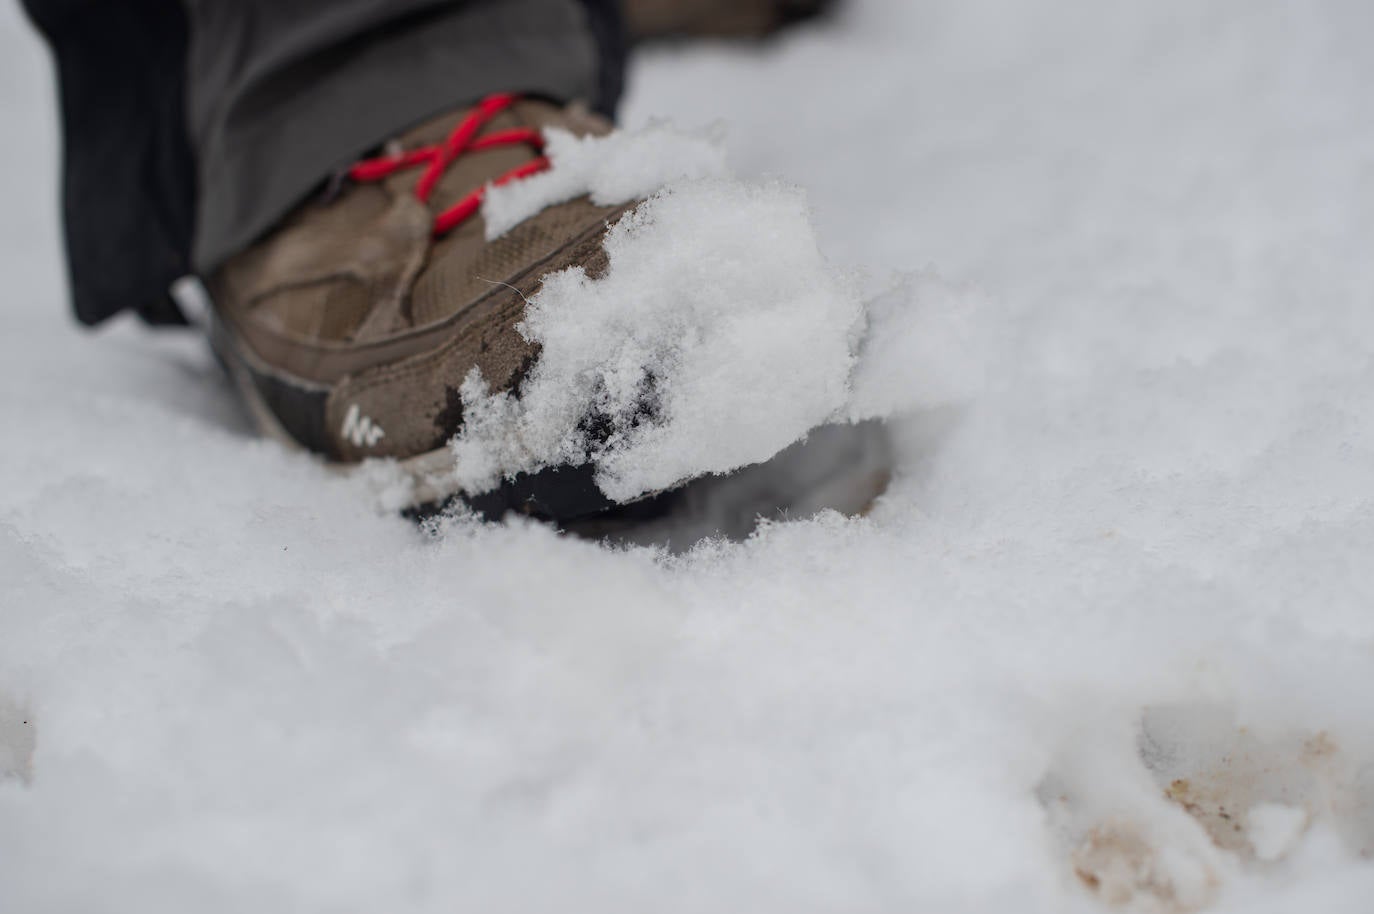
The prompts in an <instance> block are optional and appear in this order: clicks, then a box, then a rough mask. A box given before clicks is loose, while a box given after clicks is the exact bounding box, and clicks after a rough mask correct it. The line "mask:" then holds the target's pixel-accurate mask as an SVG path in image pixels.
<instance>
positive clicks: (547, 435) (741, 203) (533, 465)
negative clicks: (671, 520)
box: [453, 179, 864, 501]
mask: <svg viewBox="0 0 1374 914" xmlns="http://www.w3.org/2000/svg"><path fill="white" fill-rule="evenodd" d="M605 246H606V251H607V254H608V255H609V260H610V267H609V269H608V270H607V272H606V274H605V276H603V277H600V278H593V277H590V276H588V275H587V274H586V272H585V271H584V270H582V269H581V268H574V269H570V270H565V271H563V272H561V273H558V274H556V275H553V276H550V277H548V278H547V279H546V280H545V281H544V285H543V287H542V288H541V289H540V291H539V292H538V294H536V295H535V296H534V297H533V298H532V299H531V300H530V305H529V310H528V313H527V316H526V319H525V322H524V324H523V326H522V331H521V332H522V333H524V334H525V336H526V337H527V338H529V339H530V340H532V341H535V342H537V343H538V344H539V345H540V347H541V354H540V357H539V359H538V361H537V362H536V363H535V365H534V367H533V369H532V371H531V373H530V376H529V377H528V378H527V380H526V382H525V384H524V387H523V390H522V392H521V395H520V397H519V399H516V398H514V397H512V396H511V395H508V394H500V395H495V396H493V395H490V394H488V393H487V390H486V385H485V384H484V383H483V381H482V380H481V379H480V377H479V376H476V375H473V376H470V377H469V378H468V380H467V383H466V384H465V385H464V387H463V391H462V394H463V399H464V405H465V410H466V415H467V417H468V418H467V424H466V427H465V428H464V430H463V432H462V434H461V435H460V436H459V437H458V438H456V439H455V440H454V443H453V451H454V454H455V456H456V457H457V473H458V475H459V480H460V483H461V484H462V485H463V487H464V488H465V489H466V490H468V491H470V492H480V491H483V490H485V489H487V488H489V487H491V486H493V485H494V484H496V483H497V482H498V480H499V479H500V477H501V476H502V475H507V476H509V475H512V474H514V473H516V472H519V471H522V470H523V471H534V470H538V469H541V468H543V467H546V466H557V465H563V464H574V465H576V464H580V463H582V462H584V461H585V460H587V459H590V460H592V461H593V462H594V464H595V465H596V468H597V483H598V485H599V486H600V487H601V489H602V490H603V491H604V492H605V493H606V494H607V495H608V496H610V497H611V498H613V499H616V500H617V501H626V500H629V499H633V498H635V497H637V496H640V495H643V494H645V493H648V492H653V491H657V490H661V489H664V488H668V487H671V486H673V485H674V484H676V483H678V482H680V481H682V480H684V479H686V478H689V477H693V476H698V475H701V474H703V473H725V472H728V471H730V470H733V469H735V468H737V467H741V466H745V465H748V464H752V463H757V462H759V461H762V460H766V459H768V458H769V457H771V456H773V455H774V454H776V453H777V452H779V451H780V450H782V449H783V448H785V447H787V446H788V445H789V444H791V443H793V442H794V441H796V440H798V439H799V438H802V437H803V436H805V434H806V433H807V431H809V430H810V429H812V428H814V427H816V426H817V425H820V424H822V423H824V422H825V421H827V420H828V419H830V418H831V417H833V416H835V415H837V414H838V413H840V412H841V411H842V409H843V407H844V405H845V403H846V400H847V398H848V395H849V378H850V374H851V371H852V369H853V366H854V359H855V355H854V353H855V351H856V349H857V344H858V341H859V338H860V335H861V333H862V330H863V325H864V309H863V305H862V302H861V300H860V296H859V294H858V291H857V289H856V288H855V286H854V284H853V283H852V282H851V281H849V280H848V279H847V278H846V277H845V276H844V275H842V274H841V273H840V272H839V271H838V270H836V269H835V268H834V267H832V266H830V265H829V264H828V263H827V261H826V260H825V259H824V258H823V257H822V256H821V254H820V252H819V250H818V248H817V244H816V238H815V234H814V231H813V230H812V227H811V223H810V220H809V218H808V213H807V206H806V201H805V198H804V196H803V194H802V193H801V192H800V191H799V190H797V189H795V188H792V187H788V186H785V185H782V184H764V185H749V184H743V183H739V182H735V181H729V180H719V179H712V180H703V181H699V182H691V183H687V184H680V185H676V186H674V187H671V188H669V189H665V190H663V191H662V192H660V193H659V194H657V195H656V196H654V197H653V198H651V199H650V200H648V201H647V202H646V203H644V204H643V205H642V206H640V207H639V208H638V209H637V210H635V211H634V212H633V213H632V214H630V215H629V216H627V217H626V218H625V219H623V220H621V222H619V223H618V224H617V225H615V226H614V227H613V228H612V229H611V230H610V232H609V234H608V235H607V237H606V242H605Z"/></svg>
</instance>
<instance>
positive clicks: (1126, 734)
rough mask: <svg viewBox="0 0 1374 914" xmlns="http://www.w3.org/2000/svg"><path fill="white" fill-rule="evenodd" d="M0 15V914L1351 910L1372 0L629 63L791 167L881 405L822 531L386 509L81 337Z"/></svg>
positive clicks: (937, 6)
mask: <svg viewBox="0 0 1374 914" xmlns="http://www.w3.org/2000/svg"><path fill="white" fill-rule="evenodd" d="M0 24H2V26H0V27H3V34H0V43H3V47H4V49H5V51H6V53H5V54H4V55H0V93H3V99H4V104H5V110H6V111H7V112H9V113H10V116H11V118H12V119H13V123H12V126H11V133H10V137H11V142H9V143H6V144H5V145H4V147H3V148H0V160H2V161H3V162H4V164H5V166H6V167H5V169H4V171H3V174H5V175H6V176H7V177H6V178H5V179H4V180H5V182H6V184H5V189H4V196H3V199H4V200H5V202H6V207H5V209H4V211H3V214H0V251H2V252H3V253H2V254H0V263H2V264H3V266H4V271H3V274H0V275H3V276H4V277H5V279H6V292H5V297H6V298H7V299H9V300H8V301H6V303H5V307H4V308H3V309H0V372H3V381H2V382H0V418H2V419H3V423H4V427H5V429H6V432H5V437H4V443H5V447H3V448H0V480H3V482H0V580H2V581H3V582H4V584H3V589H2V590H0V593H2V594H3V601H2V602H0V694H3V695H4V696H5V697H4V700H3V701H0V739H3V740H4V742H5V748H4V750H3V751H0V910H4V911H11V910H13V911H25V912H30V911H33V912H43V911H70V910H79V911H122V910H141V911H148V912H161V911H178V912H179V911H185V910H196V911H206V912H215V911H242V910H262V911H275V910H292V911H321V912H323V911H330V912H337V911H377V910H387V911H417V912H424V911H452V910H483V911H530V910H549V909H555V908H556V909H558V910H573V911H583V910H586V911H629V910H658V911H706V910H711V911H718V910H722V909H724V910H750V911H774V910H787V911H819V910H853V911H898V910H938V911H949V912H962V911H967V912H994V911H996V912H1001V911H1016V912H1063V911H1085V912H1091V911H1101V910H1110V909H1113V908H1109V907H1108V904H1109V902H1110V900H1112V899H1119V900H1121V902H1122V903H1123V904H1125V905H1127V906H1128V907H1127V909H1128V910H1136V911H1176V910H1186V909H1189V908H1199V907H1200V908H1202V909H1205V910H1208V911H1217V912H1247V914H1248V912H1280V911H1292V910H1319V911H1323V912H1337V914H1339V912H1352V914H1364V912H1367V911H1368V909H1369V899H1370V898H1371V897H1374V865H1372V864H1371V862H1370V859H1369V857H1370V855H1371V853H1374V734H1371V732H1370V730H1369V726H1368V721H1369V720H1370V719H1371V718H1372V717H1374V650H1372V649H1371V648H1374V614H1371V613H1370V611H1369V607H1370V605H1371V599H1372V598H1374V571H1371V567H1370V563H1369V562H1368V559H1367V557H1368V555H1369V554H1370V551H1371V547H1374V499H1371V494H1372V493H1374V419H1371V416H1374V307H1371V305H1372V304H1374V260H1372V259H1371V258H1370V257H1369V256H1368V252H1369V250H1371V247H1374V207H1371V206H1370V205H1369V201H1371V200H1374V124H1371V122H1370V120H1369V118H1368V110H1369V109H1368V102H1367V87H1368V86H1369V85H1370V81H1371V77H1372V76H1374V73H1371V69H1374V60H1371V58H1370V56H1369V55H1368V54H1367V53H1366V47H1365V46H1366V45H1367V42H1368V35H1369V34H1370V33H1371V26H1374V10H1372V9H1371V8H1370V7H1369V6H1368V5H1367V4H1364V3H1361V2H1356V0H1315V2H1305V3H1288V2H1282V0H1217V2H1213V3H1208V4H1196V3H1191V2H1185V0H1164V2H1159V3H1153V4H1135V5H1132V6H1129V7H1126V6H1123V5H1120V4H1099V3H1092V2H1088V0H1047V2H1044V3H1039V4H1033V5H1031V4H1027V5H1024V6H1018V5H1012V4H1004V3H993V2H990V0H974V2H958V3H956V2H952V0H951V2H941V0H931V2H928V3H920V4H915V3H911V4H908V3H900V2H896V0H893V2H879V0H867V2H864V0H857V2H854V3H853V4H851V5H850V7H849V9H848V10H847V12H846V13H845V14H844V15H843V16H842V17H840V18H839V20H838V21H836V22H835V23H833V24H831V25H829V26H827V27H824V28H820V27H817V28H810V27H808V28H804V29H801V30H799V31H797V32H794V33H793V34H791V35H789V36H788V37H786V38H785V39H784V40H781V41H779V42H777V43H775V44H771V45H768V46H765V47H763V48H758V49H752V48H747V47H738V46H733V45H714V46H713V45H703V46H692V47H687V46H684V47H680V48H667V49H663V50H659V51H656V52H654V53H653V54H650V55H647V56H646V57H645V58H643V59H642V60H641V61H640V63H639V65H638V66H637V67H636V69H635V71H634V73H633V74H632V76H633V77H634V79H633V86H634V89H633V94H632V96H631V98H630V100H629V105H628V109H627V116H626V120H627V122H628V124H629V125H630V126H631V127H634V128H638V127H640V126H641V125H643V124H644V123H645V122H646V121H648V120H649V119H650V117H670V118H672V120H673V121H674V122H676V123H678V124H683V125H688V126H690V125H696V124H702V123H710V122H714V121H715V120H717V119H724V120H725V121H727V122H728V123H729V124H730V136H731V140H730V143H729V151H730V158H731V162H732V166H733V171H734V172H735V174H736V175H737V176H738V177H739V178H740V179H743V180H751V181H752V180H756V179H763V180H764V181H765V182H766V181H767V180H771V178H769V177H768V176H776V177H777V178H778V179H779V180H781V181H783V182H786V183H787V184H791V185H800V186H802V187H805V188H806V190H807V194H808V198H807V199H808V200H809V202H810V206H811V211H812V213H813V215H814V221H815V226H816V236H817V239H818V247H819V250H820V252H821V253H822V255H823V257H824V259H825V261H826V262H828V263H829V264H831V265H833V268H834V269H836V270H838V271H840V273H841V274H843V275H849V276H850V277H851V281H852V282H853V283H854V284H855V288H856V289H857V294H858V297H859V299H860V300H862V301H864V302H867V303H868V308H869V310H870V312H871V325H870V329H871V328H872V327H877V326H880V325H881V322H882V321H884V320H886V319H887V316H891V317H892V319H893V320H895V321H896V322H897V323H896V324H895V325H893V326H895V327H896V329H895V330H894V331H893V332H891V333H887V334H874V333H871V332H870V334H869V335H868V336H867V337H866V338H865V340H864V341H863V342H862V343H861V344H859V345H860V351H861V352H862V353H864V356H863V357H864V362H863V363H862V364H863V365H864V366H866V367H864V368H863V369H862V370H859V371H856V372H855V373H854V375H853V376H852V377H851V378H850V382H851V387H852V390H853V391H854V394H853V396H854V398H855V399H854V400H853V401H852V403H851V406H850V407H849V408H850V409H852V411H853V413H854V414H855V415H865V414H867V415H872V414H874V413H886V412H889V411H893V410H896V411H899V412H906V413H908V414H909V415H908V416H907V418H906V419H905V420H904V421H902V422H900V423H897V425H896V426H895V428H894V435H895V441H894V444H893V448H894V453H895V460H896V473H895V476H894V480H893V483H892V486H891V488H890V489H889V491H888V493H887V494H886V495H885V496H884V497H883V498H882V499H881V500H880V501H879V502H878V503H877V504H876V505H875V506H874V507H873V509H872V510H871V511H870V512H869V513H868V514H867V515H866V516H864V517H859V518H846V517H842V516H839V515H836V514H833V513H823V514H821V515H818V516H815V517H811V518H798V519H794V520H789V521H786V522H775V523H770V524H768V525H766V526H765V527H764V528H763V529H761V530H760V531H759V532H758V533H757V534H756V535H755V536H754V537H753V538H751V539H749V540H748V541H746V542H742V543H732V542H726V541H710V542H706V543H703V544H701V545H699V546H698V547H697V548H696V549H694V550H691V551H688V552H686V553H684V554H680V555H669V554H667V553H662V552H658V551H655V550H652V549H646V548H630V549H615V548H610V547H607V546H604V545H601V544H598V543H596V542H590V541H586V540H580V539H576V538H572V537H559V536H557V535H555V534H553V533H552V532H550V531H549V530H547V529H545V528H542V527H539V526H537V525H533V524H524V523H512V524H509V525H501V526H482V525H478V524H475V523H473V522H470V521H466V520H463V519H453V520H449V521H444V522H440V523H438V524H435V525H433V526H432V527H430V528H421V527H417V526H416V525H414V524H412V523H409V522H406V521H403V520H401V519H399V518H397V517H395V516H393V515H391V514H389V513H387V512H384V511H379V510H378V509H377V507H376V503H375V497H374V495H373V493H372V491H371V488H370V486H369V483H368V480H367V479H365V478H362V477H354V478H342V477H338V476H336V475H334V474H332V473H330V472H329V471H327V470H326V469H324V468H322V467H321V466H319V465H318V464H316V463H315V462H313V461H311V460H309V459H307V458H305V457H302V456H300V455H296V454H290V453H287V452H285V451H283V450H282V449H280V448H279V447H277V446H275V445H273V444H271V443H269V442H264V441H260V440H257V439H255V438H253V437H252V436H251V434H250V433H249V432H248V429H247V424H246V422H245V421H244V419H243V417H242V415H241V413H240V412H239V411H238V409H237V406H236V404H235V402H234V400H233V397H232V395H231V392H230V391H229V389H228V387H227V385H226V384H224V382H223V381H222V380H221V379H220V378H219V375H218V373H217V372H218V370H217V368H216V367H215V365H214V364H213V362H212V360H211V359H210V358H209V357H208V355H207V354H206V353H205V352H204V350H203V347H202V346H201V345H200V344H199V343H198V342H197V341H196V340H194V339H192V338H190V337H189V336H186V335H171V334H153V333H147V332H144V331H142V330H140V329H139V328H137V327H135V326H133V325H132V323H121V324H120V325H119V326H115V327H112V328H108V329H106V330H103V331H101V332H99V333H97V334H94V335H83V334H80V333H78V332H76V331H75V330H74V329H73V328H72V327H71V326H70V324H69V321H68V318H67V316H66V314H65V312H64V311H63V310H62V291H61V285H60V272H59V260H58V254H57V237H58V230H57V222H56V206H55V204H54V191H53V187H54V175H53V174H52V165H51V164H50V163H52V162H55V161H56V158H57V156H56V147H55V141H54V136H53V131H54V115H53V112H52V111H51V110H50V108H49V105H50V101H51V97H52V91H51V89H50V88H49V87H47V86H46V84H45V82H44V79H45V76H44V69H43V63H42V58H41V55H40V52H39V49H38V48H37V47H36V46H35V43H34V42H33V40H32V39H31V38H30V37H29V36H28V35H27V33H26V32H25V31H24V28H23V25H22V23H21V22H20V20H19V14H18V12H17V10H15V9H14V8H13V7H3V8H0ZM765 186H769V185H767V184H765ZM774 186H776V185H774ZM684 243H686V242H684ZM703 243H704V242H703ZM827 275H828V274H827ZM608 279H609V277H608ZM837 313H838V312H837ZM907 314H909V315H915V316H916V318H918V320H915V322H913V323H909V324H908V323H906V322H905V318H904V317H902V315H907ZM821 364H822V365H830V364H832V363H831V361H830V360H829V359H828V358H827V359H822V360H821ZM790 380H791V379H790V378H780V379H778V386H779V387H780V388H783V387H785V386H786V383H787V382H790ZM859 391H863V392H864V393H863V396H862V398H860V397H858V392H859ZM726 444H727V443H726V442H721V446H722V447H724V446H725V445H726ZM713 453H714V451H713ZM1273 807H1285V808H1288V809H1291V810H1296V811H1300V812H1301V813H1302V815H1303V817H1304V819H1303V821H1304V822H1305V823H1307V824H1306V830H1305V831H1303V832H1302V833H1301V834H1298V835H1293V836H1286V835H1285V836H1283V837H1289V838H1291V846H1289V842H1279V841H1278V837H1280V836H1281V835H1280V832H1281V831H1282V829H1278V828H1276V827H1275V822H1274V814H1273V811H1272V808H1273ZM1257 813H1258V815H1257ZM1247 818H1248V820H1249V821H1246V819H1247ZM1290 819H1292V820H1293V821H1296V813H1294V814H1293V815H1292V816H1290ZM1266 821H1267V825H1266ZM1280 824H1281V823H1280ZM1270 839H1273V840H1272V841H1271V840H1270ZM1280 844H1282V849H1281V850H1280V851H1278V852H1277V853H1278V856H1277V857H1276V858H1275V859H1272V860H1266V859H1262V858H1265V857H1268V856H1270V853H1269V852H1270V851H1273V850H1274V849H1275V848H1277V847H1279V846H1280Z"/></svg>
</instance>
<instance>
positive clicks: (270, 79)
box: [184, 0, 598, 272]
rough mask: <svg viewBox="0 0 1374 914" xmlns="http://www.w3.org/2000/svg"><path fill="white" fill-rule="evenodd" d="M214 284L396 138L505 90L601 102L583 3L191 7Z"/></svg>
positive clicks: (202, 197)
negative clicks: (304, 202) (312, 197)
mask: <svg viewBox="0 0 1374 914" xmlns="http://www.w3.org/2000/svg"><path fill="white" fill-rule="evenodd" d="M184 2H185V4H186V9H187V15H188V21H189V31H190V42H191V44H190V55H189V59H188V65H187V105H188V123H189V128H190V133H191V143H192V147H193V149H194V152H195V158H196V163H197V180H198V183H199V202H200V206H199V211H198V213H197V217H196V233H195V239H196V240H195V248H194V251H193V258H194V262H195V266H196V268H197V269H198V270H200V271H202V272H204V271H208V270H211V269H213V268H214V267H215V266H216V265H218V264H219V263H221V262H223V260H224V259H225V258H227V257H229V256H230V255H232V254H233V253H235V252H236V251H238V250H241V249H242V248H243V247H244V246H246V245H247V244H249V243H250V242H252V241H253V239H255V238H256V237H257V236H259V235H260V234H262V233H263V232H264V231H265V230H267V229H268V228H270V227H271V226H272V225H273V223H275V222H276V221H278V220H279V219H281V217H282V216H284V215H285V214H286V213H287V212H288V211H289V210H290V209H291V208H292V207H293V206H294V205H296V204H297V203H298V202H299V201H300V200H301V199H303V198H304V197H305V196H306V195H307V194H308V193H309V192H310V191H311V190H312V188H314V187H316V186H317V185H318V184H319V183H320V181H321V180H323V179H324V178H325V177H327V176H328V175H329V174H330V173H332V172H333V171H335V170H337V169H339V168H341V167H344V166H346V165H347V164H349V163H350V162H352V161H353V160H355V159H357V158H358V157H359V156H361V155H362V154H363V153H364V152H365V151H367V150H368V149H369V148H371V147H374V146H376V145H377V144H378V143H379V142H380V141H381V140H383V139H385V138H386V137H389V136H392V135H395V134H396V133H398V132H400V131H402V130H404V129H405V128H407V127H409V126H412V125H414V124H416V123H418V122H420V121H423V120H425V119H426V118H428V117H430V116H432V115H435V114H438V113H440V112H442V111H444V110H446V109H449V108H453V107H455V106H458V105H464V104H468V103H470V102H472V101H475V100H476V99H478V98H480V97H481V96H483V95H487V94H489V93H492V92H498V91H513V92H527V93H534V94H540V95H547V96H550V97H553V98H556V99H561V100H568V101H570V100H573V99H577V98H590V97H592V95H593V93H594V92H595V90H596V87H597V75H598V61H597V50H596V46H595V42H594V40H593V36H592V34H591V31H590V28H589V26H588V23H587V19H586V14H585V13H584V11H583V8H582V5H581V4H580V3H579V2H578V0H457V2H455V0H184Z"/></svg>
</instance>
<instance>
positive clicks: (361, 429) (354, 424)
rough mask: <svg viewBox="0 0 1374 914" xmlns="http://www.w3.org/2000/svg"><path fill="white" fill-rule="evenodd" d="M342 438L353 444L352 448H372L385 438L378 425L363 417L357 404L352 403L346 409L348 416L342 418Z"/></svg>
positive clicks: (384, 433)
mask: <svg viewBox="0 0 1374 914" xmlns="http://www.w3.org/2000/svg"><path fill="white" fill-rule="evenodd" d="M343 436H344V437H345V438H347V439H348V440H349V441H351V442H353V446H354V447H372V446H373V445H375V444H376V443H377V442H378V441H381V440H382V439H383V438H385V437H386V432H384V431H382V427H381V426H380V425H378V424H377V423H375V422H373V421H372V420H371V419H369V418H368V417H367V416H364V415H363V411H362V410H360V409H358V404H356V403H354V404H353V405H352V406H350V407H348V415H346V416H344V423H343Z"/></svg>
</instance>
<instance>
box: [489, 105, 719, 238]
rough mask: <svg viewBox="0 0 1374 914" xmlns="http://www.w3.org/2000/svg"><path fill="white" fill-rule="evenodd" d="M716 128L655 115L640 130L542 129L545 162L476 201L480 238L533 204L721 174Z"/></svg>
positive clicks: (641, 190) (628, 193) (625, 199)
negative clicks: (582, 132) (586, 132)
mask: <svg viewBox="0 0 1374 914" xmlns="http://www.w3.org/2000/svg"><path fill="white" fill-rule="evenodd" d="M721 134H722V131H721V130H720V129H719V128H717V127H710V128H706V129H703V130H696V131H687V130H679V129H677V128H675V127H673V126H672V125H671V124H668V123H666V122H655V123H652V124H649V125H648V126H646V127H644V128H643V129H641V130H635V131H624V130H618V131H616V132H615V133H612V134H609V135H608V136H586V137H578V136H575V135H574V134H572V133H570V132H568V131H566V130H560V129H558V128H557V127H553V128H549V129H548V130H546V131H545V132H544V140H545V144H546V145H545V147H544V154H545V155H546V156H548V158H549V161H550V162H551V163H552V166H553V167H552V168H550V169H549V170H548V171H545V172H541V173H539V174H536V175H532V176H531V177H528V178H525V179H524V180H522V181H514V182H512V183H510V184H504V185H501V186H499V187H495V186H493V187H488V188H487V193H486V197H485V198H484V200H483V203H482V218H483V219H484V220H485V222H486V226H487V239H488V240H492V239H496V238H499V237H501V236H502V235H504V234H505V233H506V232H508V231H510V230H511V229H512V228H514V227H515V226H517V225H519V224H520V223H521V222H523V221H525V220H526V219H528V218H530V217H531V216H533V215H534V214H536V213H538V212H539V211H540V210H542V209H544V208H546V207H549V206H553V205H555V204H557V203H566V202H567V201H569V200H573V199H575V198H577V197H580V196H582V195H583V194H587V195H590V196H591V198H592V201H593V202H594V203H597V204H599V205H610V204H613V203H629V202H630V201H631V200H637V199H639V198H641V197H647V196H649V195H650V194H652V193H654V192H655V191H657V190H658V189H659V188H661V187H663V186H664V185H665V184H668V183H669V182H671V181H684V180H691V179H695V178H707V177H719V176H722V175H724V174H725V173H726V168H725V147H724V145H723V144H722V142H721Z"/></svg>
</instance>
